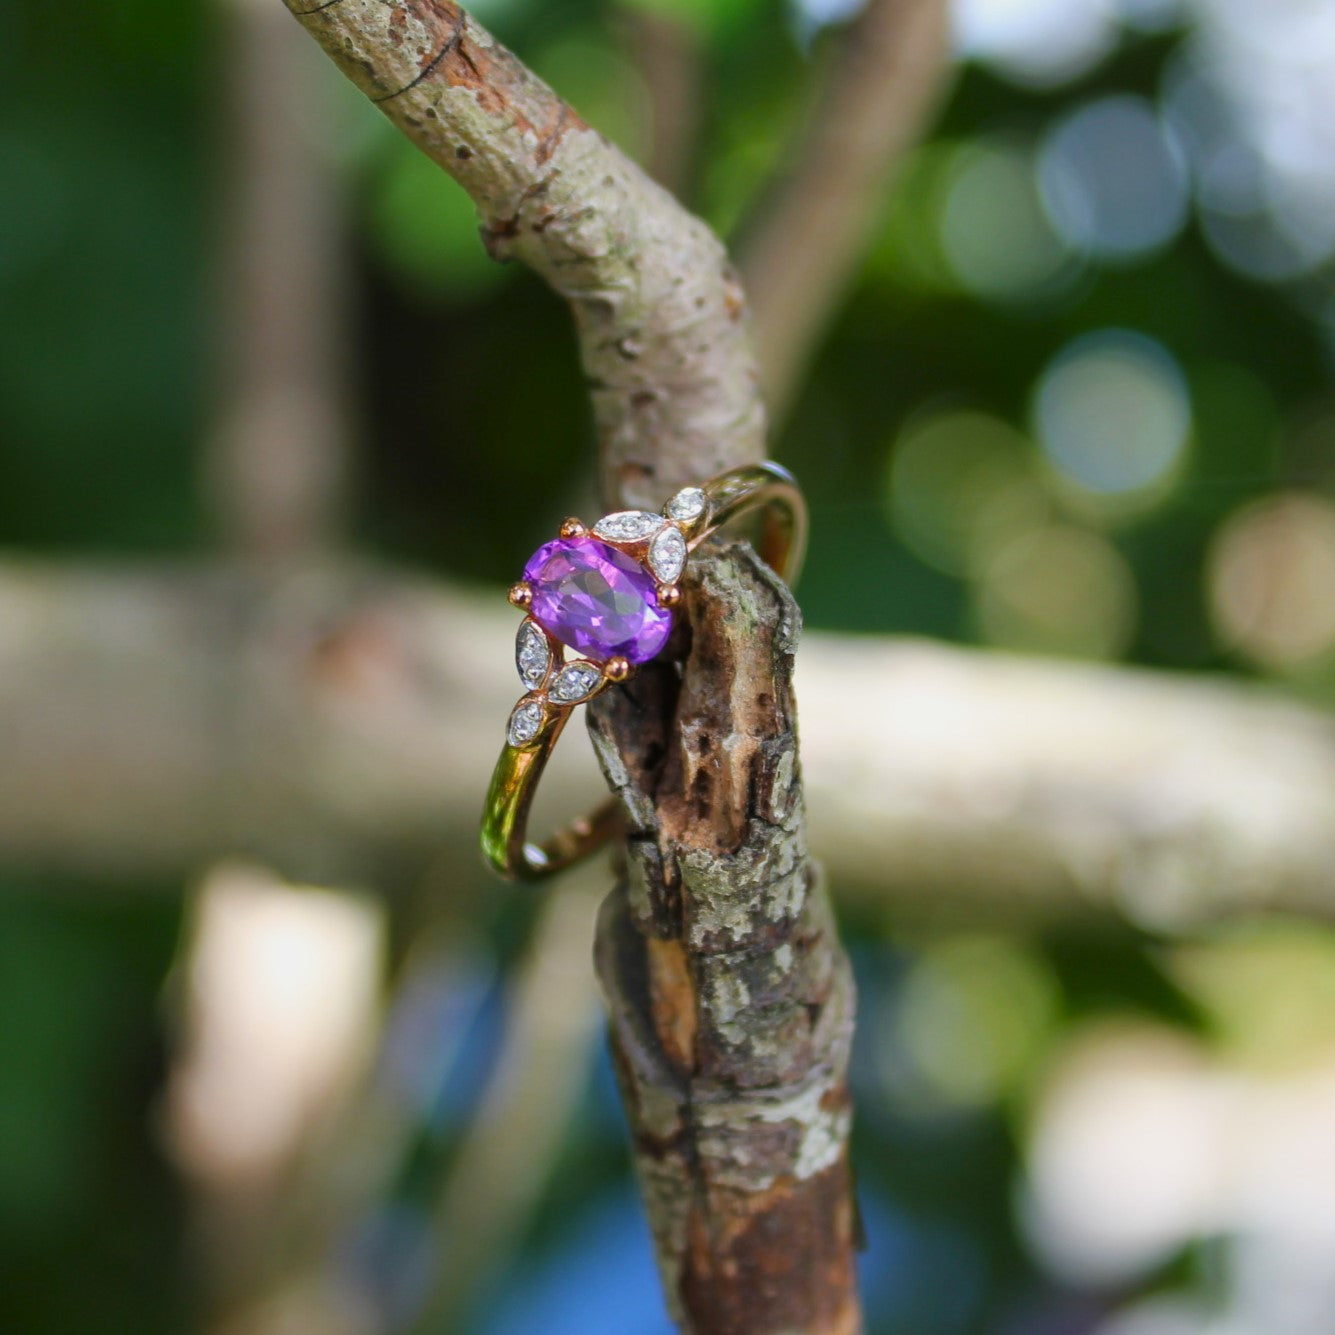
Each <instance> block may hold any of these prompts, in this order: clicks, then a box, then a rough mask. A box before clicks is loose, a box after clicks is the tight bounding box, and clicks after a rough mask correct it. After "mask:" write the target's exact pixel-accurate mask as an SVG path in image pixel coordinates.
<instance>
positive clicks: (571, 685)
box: [552, 663, 603, 705]
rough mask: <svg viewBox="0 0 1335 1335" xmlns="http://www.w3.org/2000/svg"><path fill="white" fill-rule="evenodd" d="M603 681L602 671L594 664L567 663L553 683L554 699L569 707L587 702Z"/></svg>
mask: <svg viewBox="0 0 1335 1335" xmlns="http://www.w3.org/2000/svg"><path fill="white" fill-rule="evenodd" d="M602 679H603V674H602V671H601V669H600V668H599V667H598V666H597V665H596V664H594V663H567V664H566V665H565V667H563V668H562V669H561V670H560V672H558V673H557V674H556V679H555V680H554V681H553V682H552V698H553V699H555V700H560V701H561V702H562V703H563V704H568V705H569V704H574V703H575V702H576V701H579V700H587V699H588V698H589V696H591V695H592V694H593V692H594V691H595V690H596V689H597V687H598V683H599V682H600V681H602Z"/></svg>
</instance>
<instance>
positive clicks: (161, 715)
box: [0, 564, 1335, 923]
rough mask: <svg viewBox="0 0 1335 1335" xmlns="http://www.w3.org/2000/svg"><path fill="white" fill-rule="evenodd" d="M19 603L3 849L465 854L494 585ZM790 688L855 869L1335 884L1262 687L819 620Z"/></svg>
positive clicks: (1039, 911) (578, 788) (1270, 897)
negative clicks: (821, 625)
mask: <svg viewBox="0 0 1335 1335" xmlns="http://www.w3.org/2000/svg"><path fill="white" fill-rule="evenodd" d="M108 608H115V609H116V614H115V615H114V616H109V615H108V614H107V609H108ZM0 627H3V630H2V631H0V720H3V721H4V722H3V738H4V745H3V746H0V860H4V861H6V862H10V863H14V862H29V863H32V864H34V865H36V866H45V867H70V868H75V869H77V870H81V871H85V872H92V873H94V874H98V875H101V876H108V875H110V876H113V877H114V876H117V875H123V876H124V877H126V878H127V879H128V878H131V877H134V878H140V879H142V878H143V877H144V876H153V875H160V876H161V877H163V878H164V880H165V879H167V878H170V879H172V880H179V879H180V878H181V877H182V876H189V875H191V874H193V873H194V871H195V869H196V868H198V867H199V866H201V865H203V864H205V863H207V862H208V861H210V860H212V859H214V858H217V857H219V856H226V855H228V854H232V853H236V852H238V851H240V852H250V853H253V854H254V855H255V856H257V857H259V858H261V859H263V860H264V861H265V862H267V863H269V864H270V865H274V866H276V867H279V868H281V869H282V870H283V871H284V872H285V873H286V874H288V875H290V876H293V877H295V878H297V879H314V880H321V879H324V880H329V881H332V882H334V883H337V884H349V883H354V884H355V883H362V882H365V881H366V880H367V879H368V878H370V877H372V876H374V878H375V879H374V881H373V882H372V883H382V882H383V877H384V876H385V874H386V872H387V871H388V870H389V869H391V868H399V867H403V866H414V867H418V868H420V866H421V865H422V861H423V859H424V858H426V857H429V856H430V855H431V854H433V853H435V852H439V851H440V849H441V846H442V844H444V845H445V846H446V847H447V848H449V849H453V850H454V851H455V852H456V854H457V857H458V858H459V859H460V860H461V861H462V863H463V865H467V866H472V865H474V863H475V858H476V851H475V848H474V840H475V838H476V820H477V805H478V793H477V782H476V776H477V775H478V774H480V773H484V772H485V771H486V768H487V766H488V765H490V764H491V762H492V761H493V760H494V758H495V756H494V752H495V749H496V745H497V737H498V731H499V729H500V727H501V724H500V723H499V722H498V720H503V719H504V718H505V716H506V711H507V709H508V708H509V706H510V705H511V704H512V703H513V699H512V696H513V690H512V686H511V683H510V682H509V681H508V680H507V679H506V675H505V674H502V673H499V672H496V673H490V672H489V673H478V672H476V671H475V670H474V665H475V663H477V662H491V663H496V662H503V661H504V660H505V657H506V655H508V654H509V652H510V650H511V646H512V641H513V634H514V617H513V613H512V612H511V611H510V609H508V608H507V607H506V606H505V605H504V604H503V603H502V604H500V605H499V606H498V605H497V600H496V599H494V598H485V597H481V596H478V595H474V594H468V593H462V592H459V591H455V590H451V589H448V588H442V587H441V586H439V585H437V584H434V583H429V582H426V581H423V580H419V579H414V578H412V577H409V576H405V575H403V574H400V573H396V572H394V571H392V570H388V569H384V568H379V567H375V566H369V565H358V564H344V565H335V564H330V565H325V566H321V567H318V568H311V569H309V570H307V571H305V572H303V573H300V574H298V573H292V574H290V575H287V576H284V577H282V578H276V579H273V580H260V579H258V578H256V577H255V576H254V575H253V574H249V573H245V572H242V571H240V570H238V569H237V568H235V567H228V566H226V565H217V566H193V567H186V566H182V567H180V568H177V569H175V570H164V569H153V568H141V569H135V568H119V569H118V568H114V567H104V568H99V567H84V568H79V567H76V566H70V565H65V564H61V565H15V564H9V565H0ZM464 645H467V646H469V648H468V652H467V653H466V654H465V652H464V650H463V648H462V646H464ZM797 687H798V692H799V697H800V699H801V702H802V729H803V741H804V748H803V772H804V776H805V779H806V786H807V792H808V803H809V806H810V809H811V818H810V819H811V839H812V843H813V847H814V849H815V851H816V853H817V854H818V856H819V857H820V858H821V859H822V860H823V861H824V862H825V864H826V865H827V867H828V869H829V872H830V875H831V878H832V880H833V881H834V883H835V884H836V885H837V886H838V888H839V890H840V893H841V894H843V895H846V896H849V897H855V896H858V895H860V894H864V893H866V894H873V893H874V894H875V895H876V896H877V897H878V898H885V899H887V900H893V901H895V902H896V903H897V912H898V913H900V914H903V913H905V912H916V913H926V914H932V915H942V914H950V913H952V912H953V913H955V914H956V915H957V916H964V915H967V916H968V917H969V919H970V920H971V921H977V920H978V918H979V917H980V916H986V917H992V918H993V919H994V920H995V919H1000V920H1002V921H1006V920H1012V921H1013V920H1017V919H1020V920H1023V919H1025V918H1030V919H1032V918H1033V917H1034V916H1036V915H1038V916H1050V915H1054V914H1070V913H1072V912H1088V911H1091V910H1114V911H1123V910H1125V911H1128V912H1130V913H1131V914H1133V915H1134V916H1136V917H1138V918H1148V917H1149V916H1150V915H1151V913H1153V914H1156V915H1157V914H1167V915H1169V916H1168V918H1167V919H1159V920H1162V921H1172V922H1182V923H1186V922H1190V921H1195V920H1203V919H1208V918H1212V917H1217V916H1221V915H1229V914H1236V913H1243V912H1253V911H1260V910H1268V909H1282V910H1288V911H1295V912H1304V913H1312V914H1316V915H1319V916H1322V917H1326V916H1330V915H1331V914H1332V913H1335V724H1332V722H1331V720H1330V718H1329V716H1328V715H1327V714H1325V713H1323V712H1322V711H1320V710H1317V709H1312V708H1308V707H1305V706H1303V705H1300V704H1296V703H1294V702H1292V701H1290V700H1288V699H1286V698H1284V696H1282V695H1281V694H1280V693H1278V692H1276V691H1274V690H1273V689H1268V688H1264V687H1260V686H1250V685H1247V684H1245V683H1242V682H1237V681H1229V680H1227V679H1224V678H1220V679H1218V680H1214V681H1210V680H1202V679H1200V678H1198V677H1191V676H1185V675H1181V674H1175V673H1166V672H1153V671H1148V670H1144V669H1135V668H1126V667H1114V666H1109V665H1103V664H1082V663H1072V662H1064V661H1061V660H1042V659H1037V660H1036V659H1026V658H1022V657H1013V656H1006V655H1002V654H998V653H995V652H992V651H983V650H974V649H960V648H954V647H951V646H947V645H941V644H934V643H930V642H928V641H918V640H893V639H881V638H872V637H867V636H840V635H831V634H821V633H810V634H808V635H807V636H806V637H805V638H804V640H803V643H802V651H801V654H800V655H799V660H798V670H797ZM580 750H581V748H580V747H579V746H578V744H577V743H576V742H575V741H574V740H572V741H571V742H570V743H568V744H567V745H565V746H562V747H559V748H558V749H557V753H556V757H555V759H554V761H553V764H554V765H555V766H557V767H558V768H557V769H555V770H554V772H553V775H552V780H551V792H552V793H553V794H554V793H558V792H565V793H568V794H569V799H568V800H569V802H570V805H571V809H572V810H573V809H574V808H575V807H576V806H577V805H578V804H579V803H580V802H581V801H582V800H584V799H585V798H587V797H589V796H591V795H592V790H593V788H594V787H595V786H596V784H597V780H596V778H595V777H594V775H593V772H592V765H591V764H589V763H588V760H587V757H581V756H579V755H578V752H579V751H580ZM544 786H546V785H544Z"/></svg>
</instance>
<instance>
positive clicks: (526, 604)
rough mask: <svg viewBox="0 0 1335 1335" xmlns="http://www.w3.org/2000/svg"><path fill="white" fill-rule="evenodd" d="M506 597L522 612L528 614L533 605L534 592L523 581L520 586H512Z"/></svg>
mask: <svg viewBox="0 0 1335 1335" xmlns="http://www.w3.org/2000/svg"><path fill="white" fill-rule="evenodd" d="M506 596H507V597H508V598H509V599H510V602H511V603H512V604H513V606H515V607H517V608H519V609H520V610H521V611H524V612H526V611H528V609H529V608H530V607H532V605H533V590H532V589H531V588H529V586H528V585H527V584H525V583H524V581H523V580H522V579H521V580H520V581H519V583H518V584H511V585H510V592H509V594H507V595H506Z"/></svg>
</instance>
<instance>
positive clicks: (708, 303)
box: [285, 0, 765, 508]
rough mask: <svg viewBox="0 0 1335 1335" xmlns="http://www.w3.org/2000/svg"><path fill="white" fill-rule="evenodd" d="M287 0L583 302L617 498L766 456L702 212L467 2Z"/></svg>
mask: <svg viewBox="0 0 1335 1335" xmlns="http://www.w3.org/2000/svg"><path fill="white" fill-rule="evenodd" d="M285 3H287V5H288V8H289V9H291V10H292V12H293V13H294V14H296V16H297V17H298V18H299V19H300V20H301V22H302V23H303V24H304V25H305V27H306V29H307V31H309V32H310V33H311V35H312V36H313V37H314V38H315V39H316V40H317V41H318V42H319V43H320V45H321V46H323V47H324V49H325V50H326V51H327V52H328V53H329V55H330V56H331V57H332V58H333V60H334V61H335V62H336V63H337V64H338V66H339V67H340V68H341V69H342V70H343V72H344V73H345V74H346V75H347V76H348V77H349V78H350V79H351V80H352V81H353V83H355V84H356V85H357V87H358V88H360V89H361V90H362V92H364V93H365V94H366V96H367V97H369V98H370V99H371V100H372V101H373V102H374V103H375V104H376V105H377V106H378V107H379V108H380V110H381V111H382V112H384V114H385V115H386V116H387V117H388V118H389V119H390V120H391V121H392V122H393V123H394V124H395V125H396V126H397V127H398V128H399V129H400V130H402V131H403V133H404V134H406V135H407V136H408V138H410V139H411V140H412V141H413V142H414V143H415V144H416V145H417V146H418V147H419V148H420V149H422V151H423V152H424V153H426V154H427V156H428V157H430V158H431V159H432V160H433V161H435V162H436V163H438V164H439V165H440V166H441V167H443V168H444V169H445V170H446V171H447V172H448V173H449V174H450V175H451V176H453V177H454V179H455V180H456V181H458V182H459V183H460V185H462V186H463V187H464V189H465V190H467V191H468V193H469V195H470V196H472V198H473V201H474V203H475V204H476V205H477V208H478V214H479V217H480V219H481V224H482V236H483V240H484V241H485V242H486V245H487V247H488V249H489V250H490V252H491V254H492V255H493V256H494V257H495V258H497V259H509V258H514V259H519V260H522V261H523V262H524V263H526V264H528V265H529V266H530V267H531V268H533V269H534V270H536V272H537V273H539V274H540V275H541V276H542V277H543V278H544V279H546V281H547V282H548V283H549V284H550V285H551V286H552V288H553V289H554V290H555V291H556V292H558V293H559V294H560V295H561V296H563V297H564V298H565V299H566V300H567V301H568V302H569V303H570V306H571V310H572V311H573V313H574V317H575V330H576V334H577V336H578V339H579V346H580V351H581V355H582V358H583V362H584V369H585V371H586V372H587V374H588V378H589V388H590V393H591V395H592V398H593V408H594V418H595V421H596V425H597V430H598V439H599V458H600V461H601V479H602V494H603V500H604V502H605V503H606V504H607V505H608V506H609V507H611V506H614V505H619V504H623V503H624V504H629V505H649V506H653V507H654V508H657V506H658V505H660V504H662V502H663V501H664V500H665V499H666V498H667V497H668V496H669V495H671V494H672V492H674V491H675V490H677V489H678V488H679V487H682V486H686V485H688V484H691V483H696V482H699V481H700V480H702V479H704V478H709V477H712V476H713V475H714V474H715V473H718V472H720V471H722V470H723V469H724V468H729V467H733V466H735V465H737V464H739V463H748V462H754V461H755V460H757V459H760V458H763V457H764V454H765V447H764V434H765V416H764V412H763V410H762V407H761V402H760V392H759V388H758V383H757V374H756V369H755V360H754V356H753V354H752V351H751V346H750V339H749V332H748V327H747V325H748V322H747V319H746V310H745V303H744V300H743V297H742V291H741V287H740V285H739V284H738V282H737V279H736V277H735V275H734V274H733V271H732V267H731V264H730V262H729V260H728V257H727V254H726V253H725V251H724V249H723V246H722V245H721V244H720V242H719V241H718V239H717V238H716V237H715V236H714V235H713V234H712V233H711V232H710V230H709V229H708V228H707V227H706V226H705V225H704V223H702V222H701V221H700V220H699V219H697V218H694V217H692V216H691V215H690V214H689V213H687V212H686V210H685V209H683V208H682V207H681V206H680V205H679V204H678V203H677V202H676V200H674V199H673V198H672V196H671V195H669V194H668V193H667V191H665V190H664V189H663V188H662V187H661V186H659V185H657V184H656V183H655V182H653V181H651V180H650V179H649V177H648V176H646V175H645V174H644V172H642V171H641V170H640V169H639V168H638V167H636V166H635V165H634V163H632V162H630V161H629V160H628V159H627V158H626V157H625V156H624V155H623V154H622V153H620V152H619V151H618V150H617V149H616V148H614V147H613V146H612V145H611V144H609V143H608V142H607V141H606V140H605V139H604V138H603V137H602V136H601V135H600V134H598V133H597V131H595V130H592V129H590V128H589V127H588V126H587V125H586V124H585V123H584V122H583V121H582V120H581V119H580V118H579V116H578V115H577V114H576V113H575V112H574V111H573V110H572V109H571V108H570V107H568V106H567V105H566V104H565V103H564V102H563V101H561V99H560V98H558V97H557V96H556V94H555V93H553V92H552V90H551V89H550V88H548V87H547V86H546V85H545V84H543V83H542V82H541V81H540V80H539V79H537V78H536V77H535V76H534V75H533V74H532V73H530V72H529V71H528V70H527V69H525V67H524V66H523V65H522V64H521V63H520V62H519V61H518V60H517V59H516V58H515V57H514V56H513V55H512V54H511V53H510V52H509V51H507V50H506V49H505V48H504V47H502V46H501V45H500V44H499V43H497V42H496V41H495V40H494V39H493V38H492V37H491V36H490V35H489V34H488V33H486V32H485V31H484V30H483V29H482V28H481V27H479V25H478V24H477V23H476V22H474V20H473V19H472V18H470V17H469V16H468V15H467V14H465V13H464V11H463V10H462V9H460V8H459V7H458V6H457V5H453V4H449V3H446V0H405V2H404V3H389V2H387V0H333V3H326V4H314V5H313V4H311V3H310V0H285Z"/></svg>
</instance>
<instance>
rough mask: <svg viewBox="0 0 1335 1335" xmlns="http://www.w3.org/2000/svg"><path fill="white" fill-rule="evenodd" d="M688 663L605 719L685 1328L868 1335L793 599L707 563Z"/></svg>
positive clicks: (617, 973) (670, 1255)
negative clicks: (809, 839) (794, 685)
mask: <svg viewBox="0 0 1335 1335" xmlns="http://www.w3.org/2000/svg"><path fill="white" fill-rule="evenodd" d="M686 619H687V621H688V623H689V625H688V633H689V635H690V637H691V644H690V654H689V656H688V657H687V658H686V660H685V664H684V667H683V668H682V669H681V672H680V675H678V671H677V669H676V668H674V667H673V666H672V665H671V664H660V665H655V666H653V667H652V668H650V669H647V670H645V671H644V672H642V673H641V675H640V676H639V677H638V678H636V679H635V680H634V681H632V682H631V683H628V684H627V685H626V686H625V687H622V688H620V689H618V690H616V691H611V692H608V693H607V694H606V695H604V696H602V697H600V698H599V699H598V700H596V701H594V702H593V704H592V705H591V706H590V716H591V717H590V729H591V732H592V735H593V737H594V743H595V749H596V750H597V751H598V754H599V759H600V762H601V763H602V765H603V768H604V772H605V774H606V775H607V778H608V780H609V782H610V783H611V784H612V786H613V787H614V789H615V790H616V791H617V793H618V795H619V797H620V799H621V802H622V805H623V807H624V809H625V811H626V815H627V820H628V825H629V838H628V861H627V867H626V871H625V874H624V876H623V878H622V880H621V882H620V884H619V885H618V886H617V887H616V889H615V890H613V892H612V894H611V895H610V896H609V897H608V899H607V901H606V903H605V904H604V906H603V912H602V921H601V923H600V930H599V933H598V950H597V964H598V971H599V975H600V978H601V980H602V984H603V988H604V991H605V993H606V995H607V999H608V1006H609V1011H610V1015H611V1025H612V1040H613V1049H614V1053H615V1056H616V1062H617V1069H618V1073H619V1077H620V1080H621V1085H622V1091H623V1095H624V1098H625V1103H626V1108H627V1114H628V1117H629V1119H630V1122H631V1130H632V1136H633V1140H634V1147H635V1159H636V1165H637V1170H638V1173H639V1177H640V1182H641V1186H642V1189H643V1191H644V1193H645V1197H646V1201H647V1204H648V1209H649V1217H650V1220H651V1223H652V1226H653V1229H654V1235H655V1242H656V1246H657V1251H658V1257H659V1264H660V1268H661V1270H662V1274H663V1281H664V1287H665V1289H666V1292H667V1294H668V1301H669V1304H670V1306H671V1308H672V1313H673V1316H674V1317H675V1318H676V1319H677V1320H678V1321H679V1322H681V1323H682V1325H683V1327H684V1328H685V1329H686V1330H688V1331H691V1332H695V1333H696V1335H780V1332H782V1333H783V1335H798V1333H800V1335H851V1332H855V1331H857V1330H858V1329H860V1325H859V1322H860V1317H859V1309H858V1302H857V1296H856V1286H855V1276H854V1266H853V1260H852V1257H853V1232H854V1213H853V1206H852V1198H851V1192H850V1184H849V1173H848V1162H847V1137H848V1129H849V1121H850V1116H851V1113H850V1107H849V1098H848V1089H847V1083H846V1075H847V1063H848V1049H849V1042H850V1039H851V1034H852V1022H853V988H852V981H851V975H850V972H849V967H848V962H847V959H846V957H845V955H844V953H843V951H842V949H841V948H840V945H839V942H838V938H837V935H836V933H835V929H834V925H833V921H832V918H831V913H830V907H829V900H828V897H827V894H826V891H825V887H824V884H823V882H822V879H821V877H820V874H819V871H818V869H817V868H816V867H815V866H814V864H813V863H812V862H811V860H810V858H809V856H808V852H807V847H806V837H805V819H804V812H803V805H802V789H801V779H800V772H799V766H798V761H797V735H796V725H795V715H794V706H793V696H792V689H791V671H792V662H793V653H794V650H795V648H796V641H797V637H798V632H799V628H800V622H799V617H798V613H797V609H796V606H795V605H794V603H793V601H792V598H791V595H790V594H789V593H788V591H787V589H786V588H785V587H784V586H783V585H782V583H781V582H780V581H778V580H777V579H776V578H775V576H774V575H773V574H772V573H771V572H770V571H769V570H768V569H767V568H766V567H765V566H764V565H763V564H761V563H760V562H759V561H758V560H757V558H756V557H755V556H754V555H753V554H752V553H751V552H750V550H749V549H747V548H740V547H735V548H730V549H728V550H727V551H726V552H725V553H724V554H722V555H719V556H712V557H702V558H697V560H696V561H695V562H694V563H693V566H692V573H691V574H690V576H689V577H688V580H687V601H686Z"/></svg>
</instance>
